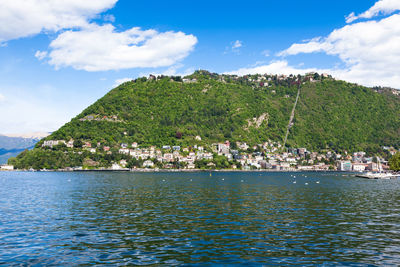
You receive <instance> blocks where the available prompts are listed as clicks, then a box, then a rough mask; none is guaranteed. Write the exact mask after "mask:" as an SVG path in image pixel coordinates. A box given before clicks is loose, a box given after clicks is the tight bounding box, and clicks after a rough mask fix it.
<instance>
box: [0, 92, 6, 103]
mask: <svg viewBox="0 0 400 267" xmlns="http://www.w3.org/2000/svg"><path fill="white" fill-rule="evenodd" d="M5 99H6V97H5V96H4V95H2V94H0V102H3V101H4V100H5Z"/></svg>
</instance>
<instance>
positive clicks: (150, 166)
mask: <svg viewBox="0 0 400 267" xmlns="http://www.w3.org/2000/svg"><path fill="white" fill-rule="evenodd" d="M143 167H145V168H153V167H154V162H152V161H151V160H146V161H145V162H143Z"/></svg>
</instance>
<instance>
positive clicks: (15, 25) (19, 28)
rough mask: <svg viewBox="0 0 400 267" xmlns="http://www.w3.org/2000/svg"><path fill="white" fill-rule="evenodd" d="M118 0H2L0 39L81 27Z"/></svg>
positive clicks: (4, 40) (0, 8) (0, 7)
mask: <svg viewBox="0 0 400 267" xmlns="http://www.w3.org/2000/svg"><path fill="white" fill-rule="evenodd" d="M117 1H118V0H96V1H82V0H65V1H54V0H1V1H0V43H1V42H6V41H8V40H12V39H17V38H21V37H26V36H31V35H35V34H38V33H41V32H48V31H51V32H57V31H59V30H61V29H67V28H76V27H83V26H86V25H87V24H88V21H89V20H90V19H92V18H94V17H96V16H97V15H98V14H99V13H101V12H103V11H105V10H107V9H110V8H112V7H113V6H114V4H115V3H116V2H117Z"/></svg>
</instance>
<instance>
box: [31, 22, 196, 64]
mask: <svg viewBox="0 0 400 267" xmlns="http://www.w3.org/2000/svg"><path fill="white" fill-rule="evenodd" d="M196 43H197V38H196V37H195V36H193V35H187V34H185V33H183V32H172V31H169V32H157V31H155V30H141V29H140V28H136V27H135V28H131V29H129V30H126V31H116V30H115V28H114V26H112V25H111V24H106V25H103V26H99V25H97V24H90V25H89V26H87V27H85V28H83V29H81V30H79V31H73V30H69V31H65V32H63V33H61V34H60V35H58V37H57V38H56V39H55V40H53V41H52V42H51V43H50V51H49V53H48V58H49V61H48V62H49V64H51V65H53V66H55V67H56V68H60V67H73V68H74V69H77V70H86V71H107V70H119V69H128V68H147V67H150V68H155V67H165V66H171V65H173V64H175V63H176V62H178V61H180V60H181V59H183V58H185V57H186V56H187V55H188V54H189V53H190V52H191V51H192V50H193V48H194V46H195V44H196ZM41 53H43V52H37V54H38V55H42V54H41Z"/></svg>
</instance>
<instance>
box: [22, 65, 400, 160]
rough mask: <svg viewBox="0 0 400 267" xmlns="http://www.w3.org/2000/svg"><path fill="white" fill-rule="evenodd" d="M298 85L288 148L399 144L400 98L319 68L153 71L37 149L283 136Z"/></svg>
mask: <svg viewBox="0 0 400 267" xmlns="http://www.w3.org/2000/svg"><path fill="white" fill-rule="evenodd" d="M299 86H300V88H301V93H300V96H299V100H298V104H297V107H296V110H295V112H294V118H293V125H290V129H289V134H288V141H287V146H288V147H305V148H308V149H310V150H324V149H331V150H334V151H337V152H344V151H357V150H366V151H367V152H368V151H369V152H379V151H380V150H381V147H382V146H393V147H398V146H399V145H400V141H399V136H400V119H399V114H400V99H399V97H398V96H396V95H394V93H393V92H391V91H390V90H387V89H384V88H380V89H376V88H375V89H374V88H367V87H363V86H359V85H356V84H351V83H347V82H344V81H337V80H335V79H333V78H332V77H331V76H329V75H326V74H323V75H320V74H318V73H310V74H307V75H304V76H301V75H297V76H296V75H289V76H284V75H246V76H236V75H219V74H216V73H210V72H208V71H196V72H195V73H193V74H192V75H189V76H186V77H183V78H182V77H178V76H159V77H155V76H153V75H150V76H149V78H146V77H142V78H138V79H135V80H132V81H129V82H125V83H123V84H121V85H119V86H118V87H116V88H114V89H112V90H111V91H110V92H108V93H107V94H106V95H105V96H104V97H102V98H100V99H99V100H98V101H96V102H95V103H94V104H93V105H90V106H89V107H88V108H86V109H85V110H83V111H82V112H81V113H80V114H79V115H78V116H76V117H75V118H73V119H72V120H71V121H70V122H68V123H67V124H65V125H64V126H62V127H61V128H60V129H58V130H57V131H55V132H53V133H52V134H51V135H50V136H48V137H46V138H44V139H42V140H41V141H40V142H39V143H38V144H37V145H36V148H35V149H37V150H43V147H42V146H43V144H44V141H46V140H47V141H49V140H64V141H66V142H67V141H69V140H75V141H77V140H79V141H80V142H82V143H85V142H86V143H91V146H95V147H98V148H99V151H100V150H101V149H100V148H101V147H104V146H107V147H111V148H112V147H115V148H116V147H118V146H119V145H120V144H121V143H127V144H130V143H133V142H137V143H138V144H139V145H141V146H144V147H149V146H156V147H162V146H163V145H178V146H183V147H184V146H188V147H191V146H194V145H203V146H209V145H211V144H212V143H218V142H224V141H225V140H230V141H231V143H236V142H246V143H248V144H249V145H256V144H260V143H263V142H266V141H268V140H271V141H274V142H283V139H284V136H285V133H286V129H287V126H288V123H289V119H290V115H291V112H292V108H293V105H294V103H295V99H296V95H297V93H298V87H299ZM98 145H100V146H98ZM96 153H97V152H96ZM21 157H23V156H21Z"/></svg>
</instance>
